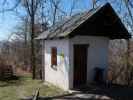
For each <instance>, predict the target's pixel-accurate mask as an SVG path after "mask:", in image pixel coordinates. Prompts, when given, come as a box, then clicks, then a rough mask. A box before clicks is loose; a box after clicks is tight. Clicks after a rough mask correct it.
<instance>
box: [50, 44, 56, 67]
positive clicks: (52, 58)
mask: <svg viewBox="0 0 133 100" xmlns="http://www.w3.org/2000/svg"><path fill="white" fill-rule="evenodd" d="M51 64H52V65H57V48H56V47H52V48H51Z"/></svg>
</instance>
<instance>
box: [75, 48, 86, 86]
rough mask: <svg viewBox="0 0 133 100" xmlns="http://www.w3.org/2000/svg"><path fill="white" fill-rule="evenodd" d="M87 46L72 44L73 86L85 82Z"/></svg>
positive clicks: (84, 83)
mask: <svg viewBox="0 0 133 100" xmlns="http://www.w3.org/2000/svg"><path fill="white" fill-rule="evenodd" d="M87 48H88V45H74V84H73V85H74V88H79V87H81V86H84V85H86V82H87Z"/></svg>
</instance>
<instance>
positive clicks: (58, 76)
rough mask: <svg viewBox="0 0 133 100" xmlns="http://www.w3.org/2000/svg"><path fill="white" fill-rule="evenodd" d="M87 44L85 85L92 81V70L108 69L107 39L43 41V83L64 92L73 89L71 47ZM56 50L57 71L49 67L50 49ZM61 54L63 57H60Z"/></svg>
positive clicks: (77, 37) (85, 38) (84, 37)
mask: <svg viewBox="0 0 133 100" xmlns="http://www.w3.org/2000/svg"><path fill="white" fill-rule="evenodd" d="M74 44H89V47H88V53H87V54H88V57H87V84H89V83H90V82H92V81H93V78H94V68H95V67H99V68H104V69H105V74H104V78H106V70H107V68H108V44H109V38H107V37H98V36H75V37H74V38H71V39H55V40H46V41H45V44H44V45H45V46H44V47H45V49H44V50H45V52H44V53H45V61H44V62H45V81H48V82H50V83H52V84H54V85H56V86H59V87H61V88H63V89H65V90H67V89H70V88H73V72H74V71H73V67H74V63H73V59H74V58H73V45H74ZM52 47H56V48H57V66H54V67H56V68H57V69H54V68H53V67H51V48H52ZM62 54H63V55H64V56H62Z"/></svg>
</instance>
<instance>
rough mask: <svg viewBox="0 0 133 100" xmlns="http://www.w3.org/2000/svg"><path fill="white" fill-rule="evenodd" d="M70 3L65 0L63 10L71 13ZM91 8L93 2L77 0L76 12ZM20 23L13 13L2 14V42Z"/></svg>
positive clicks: (0, 38)
mask: <svg viewBox="0 0 133 100" xmlns="http://www.w3.org/2000/svg"><path fill="white" fill-rule="evenodd" d="M68 1H69V0H63V3H62V7H63V10H65V11H66V12H67V11H70V10H69V9H70V5H71V2H68ZM0 2H1V1H0ZM103 2H104V0H103ZM103 2H102V3H103ZM12 3H14V2H13V0H12V2H11V4H10V5H12ZM114 7H116V6H114ZM90 8H92V2H91V0H77V5H76V11H75V12H78V11H85V10H89V9H90ZM22 13H23V12H22ZM19 22H20V20H19V18H18V17H17V16H15V15H14V13H13V12H5V13H0V41H1V40H7V39H8V37H9V35H10V34H11V33H12V32H14V31H15V27H16V26H17V25H18V24H19Z"/></svg>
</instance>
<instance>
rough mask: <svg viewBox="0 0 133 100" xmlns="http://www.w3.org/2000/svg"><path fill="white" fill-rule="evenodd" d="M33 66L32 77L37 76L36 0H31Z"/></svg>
mask: <svg viewBox="0 0 133 100" xmlns="http://www.w3.org/2000/svg"><path fill="white" fill-rule="evenodd" d="M31 2H32V3H31V66H32V79H35V77H36V62H35V61H36V57H35V41H34V37H35V30H34V24H35V14H34V0H32V1H31Z"/></svg>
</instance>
